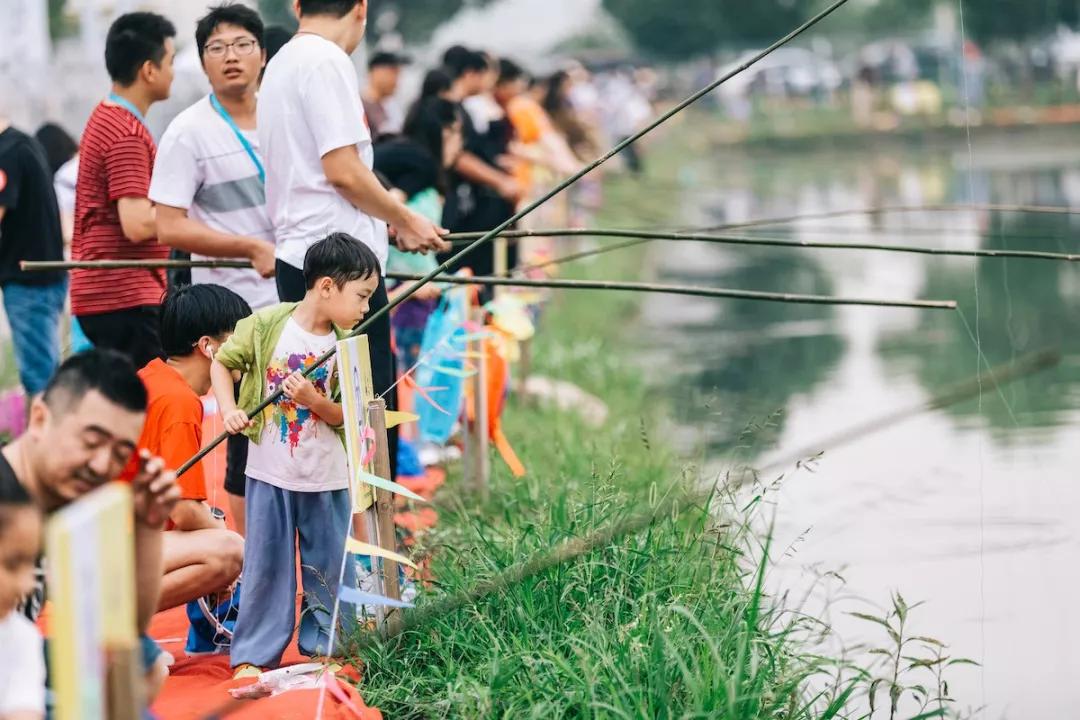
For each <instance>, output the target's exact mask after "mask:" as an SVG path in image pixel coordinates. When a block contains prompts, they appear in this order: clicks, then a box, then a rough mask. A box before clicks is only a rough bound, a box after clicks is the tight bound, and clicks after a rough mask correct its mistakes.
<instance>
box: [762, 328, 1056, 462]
mask: <svg viewBox="0 0 1080 720" xmlns="http://www.w3.org/2000/svg"><path fill="white" fill-rule="evenodd" d="M1060 363H1061V353H1060V352H1059V351H1058V350H1056V349H1055V350H1041V351H1037V352H1033V353H1028V354H1027V355H1023V356H1021V357H1019V358H1017V359H1016V361H1014V362H1011V363H1002V364H1001V365H997V366H995V367H992V368H990V369H988V370H987V371H986V372H984V373H982V374H980V375H976V376H975V377H973V378H970V379H968V380H964V381H961V382H958V383H955V384H953V385H949V386H947V387H946V388H944V389H943V390H941V391H940V392H938V393H937V394H936V395H934V396H933V397H931V398H928V399H926V400H923V401H921V402H918V403H914V404H912V405H909V406H907V407H903V408H899V409H897V410H893V411H891V412H888V413H885V414H883V415H881V416H879V417H877V418H874V419H872V420H868V421H866V422H863V423H859V424H858V425H855V426H853V427H849V428H845V429H844V430H841V431H839V432H836V433H833V434H832V435H829V436H827V437H823V438H822V439H820V440H818V441H817V442H815V443H811V444H808V445H806V446H804V447H802V448H800V449H799V450H796V451H793V452H790V453H786V454H785V455H784V456H783V457H781V458H777V459H775V460H771V461H769V462H768V463H766V464H765V465H763V466H761V467H760V468H757V471H758V472H770V471H774V470H778V469H780V468H782V467H787V466H790V465H791V464H793V463H796V462H798V461H800V460H805V459H807V458H811V457H815V456H817V455H820V454H821V453H822V452H824V451H826V450H833V449H835V448H838V447H842V446H844V445H848V444H850V443H852V442H855V441H856V440H861V439H862V438H864V437H866V436H868V435H873V434H874V433H877V432H880V431H882V430H885V429H886V428H889V427H892V426H893V425H896V424H898V423H901V422H903V421H905V420H907V419H909V418H912V417H915V416H916V415H920V414H922V413H924V412H927V411H928V410H940V409H942V408H947V407H950V406H952V405H956V404H957V403H961V402H964V401H965V400H970V399H971V398H973V397H976V396H977V395H978V394H979V393H980V392H982V389H983V387H984V386H986V385H988V384H993V385H996V386H998V387H1000V386H1002V385H1006V384H1008V383H1011V382H1015V381H1016V380H1020V379H1022V378H1026V377H1029V376H1031V375H1035V374H1037V373H1040V372H1044V371H1046V370H1049V369H1050V368H1053V367H1057V365H1058V364H1060Z"/></svg>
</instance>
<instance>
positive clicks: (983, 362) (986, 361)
mask: <svg viewBox="0 0 1080 720" xmlns="http://www.w3.org/2000/svg"><path fill="white" fill-rule="evenodd" d="M956 312H957V313H958V314H959V315H960V324H961V325H963V327H964V329H965V330H966V331H967V334H968V337H969V338H970V339H971V344H972V346H973V347H974V348H975V351H976V353H978V355H979V367H978V370H979V372H982V368H983V367H985V368H986V369H988V370H992V369H993V368H992V367H991V365H990V358H988V357H986V354H985V353H984V352H983V351H982V347H981V346H980V345H979V340H978V338H977V337H976V336H975V331H974V330H972V329H971V325H970V324H969V323H968V321H967V318H966V317H964V313H963V312H961V311H960V309H959V308H957V310H956ZM990 381H991V382H992V383H993V384H994V387H995V388H996V389H997V394H998V397H999V398H1001V402H1002V403H1003V404H1004V405H1005V410H1006V411H1008V413H1009V419H1011V420H1012V422H1013V425H1014V426H1015V427H1016V428H1017V429H1019V428H1020V427H1021V426H1020V421H1019V419H1017V417H1016V413H1015V412H1014V411H1013V408H1012V406H1011V405H1010V404H1009V401H1008V400H1007V399H1006V398H1005V391H1004V390H1002V389H1001V386H1000V385H998V383H997V380H996V379H995V378H994V376H993V375H991V376H990ZM980 384H981V381H980Z"/></svg>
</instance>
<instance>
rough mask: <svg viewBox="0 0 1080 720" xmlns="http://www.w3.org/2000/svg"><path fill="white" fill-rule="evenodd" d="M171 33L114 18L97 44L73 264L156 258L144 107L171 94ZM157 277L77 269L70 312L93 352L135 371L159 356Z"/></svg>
mask: <svg viewBox="0 0 1080 720" xmlns="http://www.w3.org/2000/svg"><path fill="white" fill-rule="evenodd" d="M175 35H176V29H175V28H174V27H173V25H172V23H170V22H169V21H168V20H166V19H165V18H163V17H161V16H160V15H156V14H154V13H147V12H135V13H128V14H126V15H122V16H120V17H119V18H117V20H116V22H114V23H113V24H112V27H110V28H109V34H108V36H107V38H106V40H105V66H106V68H107V69H108V71H109V77H111V78H112V81H113V84H112V92H111V93H110V94H109V97H108V98H107V99H106V100H104V101H102V102H101V103H100V104H98V106H97V107H96V108H94V111H93V113H91V115H90V119H89V121H87V124H86V129H85V130H84V131H83V137H82V145H81V147H80V149H79V179H78V182H77V184H76V187H75V232H74V236H73V239H72V256H73V258H74V259H75V260H129V259H135V260H163V259H165V258H168V256H169V248H168V247H167V246H164V245H161V244H159V243H158V242H157V238H156V237H155V235H156V231H155V227H154V220H155V218H154V208H153V205H152V204H151V202H150V200H149V199H148V195H149V189H150V175H151V171H152V170H153V167H154V157H155V155H156V153H157V147H156V146H155V145H154V139H153V137H152V136H151V135H150V131H149V130H148V129H147V127H146V121H145V115H146V112H147V111H148V110H149V109H150V106H151V105H152V104H154V103H155V102H158V101H159V100H165V99H166V98H168V97H169V89H170V87H171V86H172V80H173V56H174V55H175V52H176V51H175V48H174V47H173V40H172V38H173V37H174V36H175ZM164 291H165V272H164V271H162V270H75V271H74V272H72V275H71V309H72V312H73V313H74V314H75V316H76V317H78V319H79V323H80V325H81V326H82V328H83V331H84V332H85V333H86V336H87V337H88V338H89V339H90V341H91V342H92V343H94V345H96V346H99V347H105V348H110V349H113V350H118V351H120V352H122V353H124V354H125V355H127V356H129V357H130V358H131V359H132V362H133V363H134V364H135V367H143V366H145V365H146V364H147V363H148V362H150V361H151V360H153V359H154V358H156V357H160V356H161V354H162V352H161V338H160V336H159V334H158V306H159V305H160V304H161V296H162V294H163V293H164Z"/></svg>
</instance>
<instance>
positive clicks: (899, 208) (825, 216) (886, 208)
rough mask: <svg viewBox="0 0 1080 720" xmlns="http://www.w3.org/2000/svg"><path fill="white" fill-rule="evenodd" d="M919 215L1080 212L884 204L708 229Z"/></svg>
mask: <svg viewBox="0 0 1080 720" xmlns="http://www.w3.org/2000/svg"><path fill="white" fill-rule="evenodd" d="M916 212H935V213H943V212H1012V213H1032V214H1037V215H1080V209H1075V210H1074V209H1073V208H1067V207H1059V206H1053V205H1000V204H992V203H991V204H953V205H951V204H944V203H939V204H936V205H882V206H879V207H872V208H851V209H848V210H829V211H826V212H819V213H805V214H802V215H788V216H786V217H774V218H760V219H757V220H747V221H745V222H738V223H728V224H726V225H714V226H712V227H710V228H708V229H709V230H739V229H742V228H751V227H762V226H765V225H789V224H791V223H796V222H802V221H804V220H829V219H832V218H842V217H851V216H855V215H884V214H888V213H898V214H903V213H916Z"/></svg>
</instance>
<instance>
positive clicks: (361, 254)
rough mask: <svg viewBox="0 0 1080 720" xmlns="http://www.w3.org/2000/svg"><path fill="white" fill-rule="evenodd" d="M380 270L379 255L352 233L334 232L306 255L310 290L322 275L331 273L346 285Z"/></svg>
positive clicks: (329, 276)
mask: <svg viewBox="0 0 1080 720" xmlns="http://www.w3.org/2000/svg"><path fill="white" fill-rule="evenodd" d="M379 272H380V268H379V258H377V257H375V253H373V252H372V251H371V248H369V247H368V246H367V245H365V244H364V243H362V242H360V241H359V240H357V239H356V238H354V237H353V236H352V235H349V234H348V233H343V232H336V233H330V234H329V235H327V236H326V237H324V238H323V239H322V240H320V241H319V242H317V243H315V244H314V245H312V246H311V247H309V248H308V251H307V254H306V255H304V282H305V283H307V289H308V290H310V289H311V288H313V287H315V283H316V282H318V280H319V278H324V277H328V278H330V279H331V280H333V281H334V284H335V285H337V286H338V288H342V287H344V286H345V283H347V282H351V281H353V280H364V279H366V278H369V277H371V276H372V275H376V274H378V273H379Z"/></svg>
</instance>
